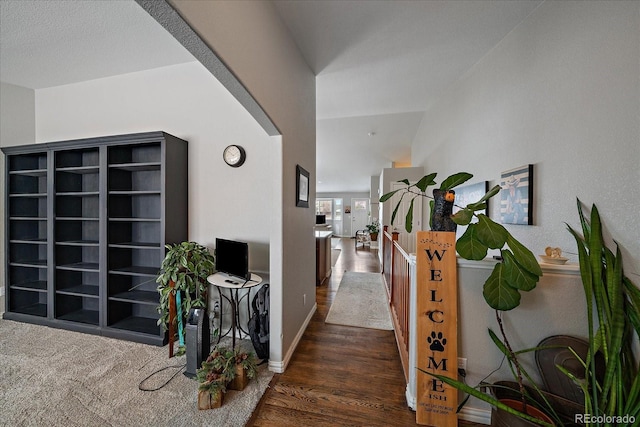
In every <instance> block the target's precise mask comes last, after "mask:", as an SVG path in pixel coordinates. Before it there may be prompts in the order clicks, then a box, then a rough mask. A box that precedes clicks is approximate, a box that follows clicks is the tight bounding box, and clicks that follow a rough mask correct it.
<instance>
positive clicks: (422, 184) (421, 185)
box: [416, 173, 438, 193]
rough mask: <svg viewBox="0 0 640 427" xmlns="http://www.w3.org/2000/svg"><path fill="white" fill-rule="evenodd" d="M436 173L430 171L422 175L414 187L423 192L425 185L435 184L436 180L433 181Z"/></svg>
mask: <svg viewBox="0 0 640 427" xmlns="http://www.w3.org/2000/svg"><path fill="white" fill-rule="evenodd" d="M436 175H438V174H437V173H431V174H429V175H425V176H423V177H422V178H421V179H420V181H418V182H417V183H416V187H418V189H419V190H420V191H422V192H423V193H424V192H425V191H426V190H427V187H429V186H430V185H436V182H435V181H434V179H435V177H436Z"/></svg>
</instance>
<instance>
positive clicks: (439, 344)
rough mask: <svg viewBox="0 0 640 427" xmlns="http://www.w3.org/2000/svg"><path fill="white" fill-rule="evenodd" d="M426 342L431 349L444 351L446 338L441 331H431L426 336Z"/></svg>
mask: <svg viewBox="0 0 640 427" xmlns="http://www.w3.org/2000/svg"><path fill="white" fill-rule="evenodd" d="M427 342H428V343H429V344H430V345H429V349H430V350H431V351H440V352H442V351H444V346H445V345H447V339H446V338H443V337H442V332H438V333H437V334H436V333H435V331H433V332H431V336H429V337H427Z"/></svg>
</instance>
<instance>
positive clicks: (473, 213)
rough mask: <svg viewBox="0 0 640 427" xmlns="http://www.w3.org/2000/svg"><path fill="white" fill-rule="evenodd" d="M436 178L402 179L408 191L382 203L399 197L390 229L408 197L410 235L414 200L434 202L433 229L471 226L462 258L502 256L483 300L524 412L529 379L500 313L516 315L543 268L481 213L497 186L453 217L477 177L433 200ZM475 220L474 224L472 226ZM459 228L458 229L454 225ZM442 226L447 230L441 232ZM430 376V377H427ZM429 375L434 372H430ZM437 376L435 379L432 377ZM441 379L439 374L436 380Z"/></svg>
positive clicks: (460, 246)
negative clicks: (458, 198)
mask: <svg viewBox="0 0 640 427" xmlns="http://www.w3.org/2000/svg"><path fill="white" fill-rule="evenodd" d="M436 176H437V174H436V173H431V174H428V175H425V176H424V177H422V178H421V179H420V180H419V181H418V182H416V183H413V184H412V183H411V182H409V180H407V179H404V180H401V181H399V182H401V183H404V184H405V185H406V187H403V188H400V189H397V190H394V191H391V192H388V193H385V194H384V195H383V196H382V197H381V198H380V203H385V202H387V201H389V200H391V199H392V197H393V196H394V195H396V194H399V195H400V198H399V199H398V200H397V202H396V206H395V208H394V210H393V213H392V215H391V224H392V225H393V223H394V221H395V218H396V215H397V213H398V210H399V207H400V205H401V204H402V203H403V200H404V198H405V197H409V198H410V204H409V209H408V210H407V214H406V218H405V228H406V230H407V232H411V231H412V223H413V207H414V203H415V200H416V199H419V200H421V199H422V198H428V199H431V201H430V207H431V212H430V221H429V224H430V225H432V227H433V226H434V225H437V226H438V227H433V228H435V229H436V230H438V229H440V230H444V229H445V228H447V227H448V228H449V230H450V229H451V226H452V225H453V224H452V223H451V221H452V222H453V223H455V224H457V225H462V226H467V229H466V230H465V232H464V233H463V234H462V236H460V238H458V240H457V242H456V251H457V252H458V254H459V255H460V256H461V257H462V258H465V259H468V260H482V259H484V258H485V257H486V256H487V253H488V250H489V249H499V250H500V257H499V259H498V260H497V262H496V264H495V266H494V269H493V271H492V273H491V275H490V276H489V277H488V279H487V280H486V281H485V283H484V286H483V296H484V299H485V301H486V303H487V304H488V305H489V306H490V307H491V308H493V309H494V310H495V312H496V320H497V322H498V325H499V328H500V333H501V335H502V339H500V338H499V337H498V335H497V334H496V333H494V332H493V331H492V330H491V329H489V335H490V336H491V339H492V340H493V341H494V343H495V344H496V345H497V346H498V348H499V349H500V350H501V351H502V352H503V353H504V354H505V356H506V357H507V360H508V361H509V363H510V365H511V366H512V369H513V371H514V376H515V379H516V381H517V384H518V388H519V393H520V395H521V400H522V405H523V407H524V409H523V410H524V411H526V405H527V395H528V394H529V393H527V391H526V389H525V384H524V379H525V378H530V376H529V375H528V373H527V372H526V371H525V370H524V369H523V367H522V365H521V364H520V361H519V360H518V357H517V355H518V353H517V352H516V351H514V350H513V349H512V347H511V345H510V343H509V340H508V338H507V335H506V332H505V330H504V327H503V324H502V313H503V312H504V311H508V310H512V309H514V308H516V307H518V306H519V305H520V297H521V295H520V292H521V291H525V292H528V291H531V290H533V289H534V288H535V287H536V284H537V283H538V281H539V280H540V277H541V276H542V269H541V268H540V265H539V264H538V261H537V260H536V258H535V256H534V255H533V253H532V252H531V251H530V250H529V249H527V248H526V247H525V246H524V245H523V244H522V243H520V242H519V241H518V240H517V239H515V238H514V237H513V236H512V235H511V233H509V231H508V230H507V229H506V228H505V227H504V226H502V225H500V224H498V223H496V222H495V221H493V220H492V219H491V218H489V217H488V216H487V215H485V214H483V213H481V211H484V210H486V208H487V201H488V200H489V199H491V198H492V197H493V196H495V195H496V194H498V193H499V192H500V186H499V185H496V186H494V187H493V188H491V189H490V190H489V191H488V192H487V193H486V194H485V195H484V196H483V197H481V198H480V200H478V201H477V202H475V203H470V204H468V205H466V206H458V207H459V208H460V210H459V211H458V212H456V213H455V214H452V215H449V214H450V213H451V209H452V207H453V204H454V200H455V190H454V189H455V188H456V187H457V186H459V185H461V184H463V183H465V182H467V181H468V180H469V179H471V178H472V177H473V175H472V174H470V173H467V172H460V173H456V174H453V175H451V176H449V177H448V178H446V179H445V180H444V181H442V183H441V184H440V186H439V187H438V188H436V189H434V190H433V196H431V195H429V194H427V190H428V188H429V187H431V186H435V185H437V183H436V181H435V178H436ZM442 205H444V215H443V212H442V210H440V211H439V210H438V206H440V207H442ZM474 218H475V219H476V221H475V222H472V221H473V220H474ZM453 226H454V227H455V225H453ZM442 227H444V228H442ZM427 373H428V372H427ZM429 374H430V373H429ZM430 375H433V374H430ZM434 376H437V375H434ZM437 377H438V378H439V379H441V380H443V381H444V382H447V383H449V384H450V385H452V386H454V387H457V388H459V389H462V390H464V391H466V392H467V393H469V394H471V395H474V396H476V397H478V398H481V399H482V400H485V401H487V399H489V400H491V403H492V404H495V405H496V406H497V407H499V408H500V409H503V410H505V411H507V412H509V413H513V414H516V415H517V416H519V417H521V418H523V419H527V420H529V421H532V422H538V421H537V420H536V419H535V418H534V417H531V416H529V415H527V414H526V413H523V412H520V411H517V410H516V409H514V408H512V407H509V406H507V405H505V404H504V403H502V402H498V401H497V399H493V398H491V397H490V396H488V395H486V394H485V393H483V392H482V391H480V390H478V389H476V388H473V387H470V386H467V385H466V384H464V383H462V382H459V381H455V380H452V379H450V378H447V377H442V376H437Z"/></svg>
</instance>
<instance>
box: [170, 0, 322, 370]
mask: <svg viewBox="0 0 640 427" xmlns="http://www.w3.org/2000/svg"><path fill="white" fill-rule="evenodd" d="M171 4H172V5H173V6H174V7H175V8H176V10H178V12H179V13H180V15H181V16H182V17H183V18H184V19H185V21H187V22H188V23H189V25H190V26H191V27H192V28H193V29H194V30H195V31H196V32H197V33H198V34H199V35H200V37H201V38H202V39H203V40H204V41H205V42H206V43H207V44H208V45H209V46H210V47H211V48H212V50H214V51H215V53H216V55H218V56H219V57H220V58H221V59H222V60H223V61H224V63H225V64H226V65H227V67H228V68H229V69H230V70H231V71H232V72H233V73H234V75H236V76H237V77H238V80H239V81H240V82H241V83H242V84H243V85H244V87H246V88H247V90H248V91H249V92H250V93H251V95H252V96H253V97H254V99H255V100H256V101H257V102H258V104H260V106H261V107H262V109H263V110H264V111H265V112H266V113H267V115H268V116H269V117H270V118H271V120H272V121H273V123H274V124H275V125H276V127H277V128H278V129H279V130H280V133H281V135H282V143H281V144H280V145H279V146H278V147H276V151H274V152H273V153H272V156H273V157H272V158H273V173H275V174H277V175H278V176H277V178H276V182H277V184H276V188H275V189H274V193H273V197H274V199H275V200H277V201H278V202H279V204H278V205H277V206H274V209H273V211H274V212H273V215H274V220H273V222H272V223H271V224H270V225H271V227H270V231H271V233H270V252H271V254H272V256H271V259H270V273H271V282H272V285H273V284H276V286H273V287H272V289H271V294H270V298H271V313H270V314H271V325H270V326H271V331H270V332H271V340H272V343H273V339H274V336H275V337H277V336H279V337H280V338H281V340H282V345H281V346H277V347H275V348H274V347H273V346H272V348H271V361H270V363H269V366H270V368H271V369H273V370H276V371H282V370H283V369H284V367H285V366H286V364H287V362H288V360H289V358H290V357H291V355H292V353H293V351H294V349H295V346H296V344H297V342H298V340H299V339H300V338H301V336H302V333H303V332H304V328H305V327H306V324H307V323H308V322H309V321H310V319H311V316H312V314H313V312H314V311H315V239H314V235H313V226H314V225H315V213H314V209H312V208H311V207H310V208H299V207H296V204H295V193H296V176H295V171H296V164H299V165H300V166H302V167H303V168H305V169H306V170H307V171H309V173H310V182H309V183H310V194H309V198H310V200H314V198H315V191H316V186H315V181H316V173H315V163H316V147H315V146H316V142H315V134H316V127H315V126H316V122H315V120H316V119H315V115H316V114H315V76H314V74H313V73H312V71H311V70H310V68H309V66H308V65H307V64H306V62H305V61H304V59H303V57H302V55H301V54H300V52H299V51H298V48H297V47H296V45H295V42H294V41H293V39H292V38H291V36H290V34H289V32H288V30H287V29H286V27H285V26H284V25H283V23H282V22H281V20H280V17H279V16H278V14H277V13H276V11H275V7H274V6H273V4H272V3H271V2H266V1H241V2H238V1H206V2H203V1H191V0H187V1H185V0H172V1H171ZM272 147H273V144H272ZM259 182H262V179H260V181H259ZM304 301H306V304H305V303H303V302H304ZM274 308H275V310H274Z"/></svg>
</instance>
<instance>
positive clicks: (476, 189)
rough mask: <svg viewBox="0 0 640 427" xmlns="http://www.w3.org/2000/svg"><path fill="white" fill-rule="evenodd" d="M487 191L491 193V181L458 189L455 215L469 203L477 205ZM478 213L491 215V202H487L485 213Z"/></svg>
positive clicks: (454, 206) (454, 203) (454, 205)
mask: <svg viewBox="0 0 640 427" xmlns="http://www.w3.org/2000/svg"><path fill="white" fill-rule="evenodd" d="M487 191H489V181H483V182H479V183H477V184H469V185H463V186H462V187H456V188H455V192H456V200H455V202H453V213H456V212H458V211H459V210H461V209H462V208H461V207H460V206H462V207H464V206H467V205H468V204H469V203H475V202H477V201H478V200H480V199H482V196H484V195H485V194H486V193H487ZM476 213H482V214H485V215H489V201H488V200H487V207H486V209H485V210H484V211H476ZM474 222H475V221H474Z"/></svg>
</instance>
